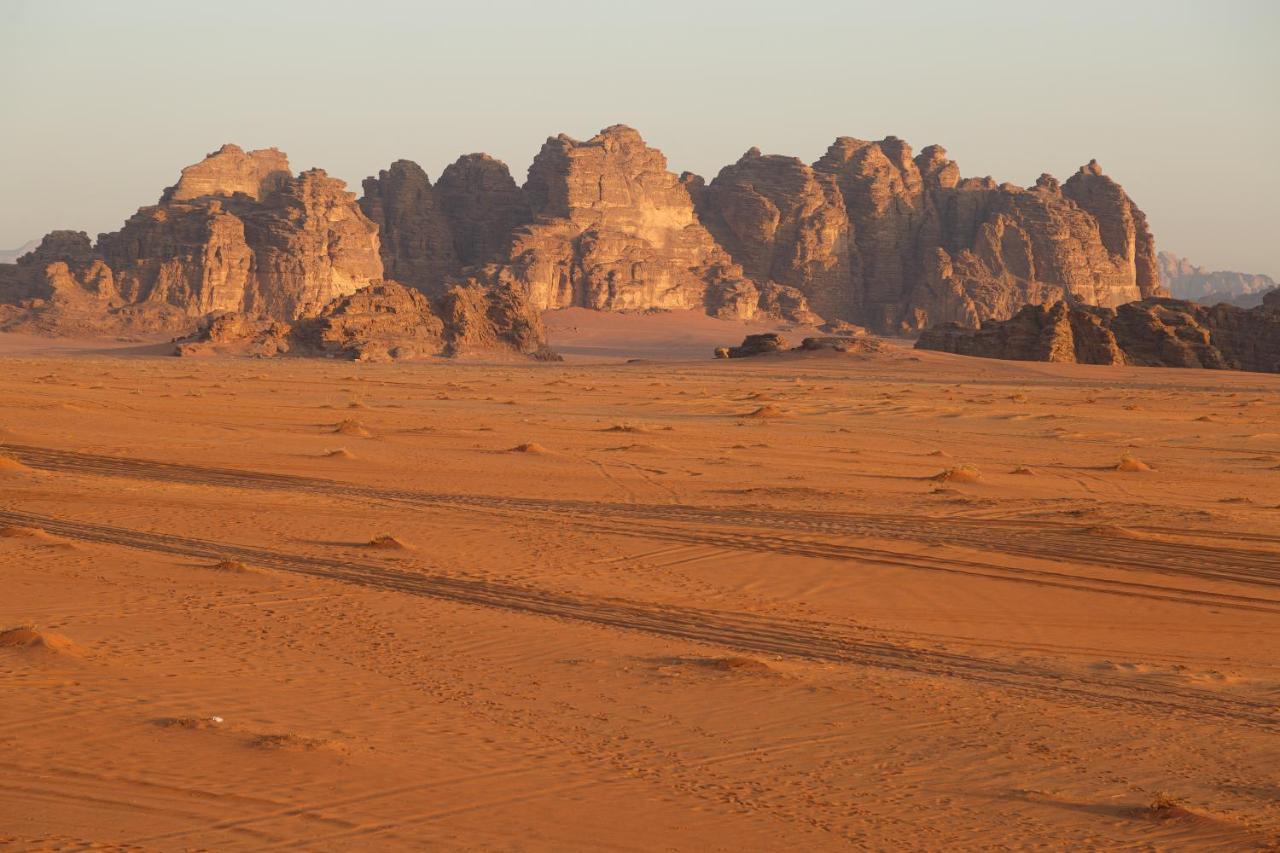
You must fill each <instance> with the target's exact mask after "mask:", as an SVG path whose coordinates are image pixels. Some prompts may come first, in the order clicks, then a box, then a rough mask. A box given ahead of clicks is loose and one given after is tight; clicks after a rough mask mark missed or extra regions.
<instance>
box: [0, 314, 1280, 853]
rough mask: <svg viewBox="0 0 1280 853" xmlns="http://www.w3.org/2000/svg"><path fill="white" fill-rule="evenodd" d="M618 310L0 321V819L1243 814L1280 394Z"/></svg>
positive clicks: (1255, 741) (799, 844) (737, 820)
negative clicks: (198, 352)
mask: <svg viewBox="0 0 1280 853" xmlns="http://www.w3.org/2000/svg"><path fill="white" fill-rule="evenodd" d="M575 322H576V321H575ZM611 322H613V321H611ZM618 322H623V323H632V324H634V325H637V326H640V325H643V326H645V329H646V331H644V334H643V336H647V337H645V339H644V340H642V341H641V345H640V346H638V347H637V348H635V349H633V350H626V349H625V348H623V347H619V346H618V344H617V342H616V340H614V342H613V343H612V344H610V346H611V347H612V350H611V352H610V353H609V354H608V355H607V357H602V359H601V361H600V362H599V363H588V361H587V359H588V357H589V355H588V353H589V352H590V351H591V350H590V348H591V347H605V346H606V343H607V340H606V338H607V336H605V335H603V333H602V332H599V331H597V330H591V329H585V328H580V330H579V334H580V335H582V336H583V341H582V347H583V349H582V351H580V352H570V355H571V356H572V358H571V359H570V360H569V361H567V362H564V363H530V364H527V365H526V364H512V363H503V364H485V363H480V362H467V363H458V364H433V363H421V364H412V365H376V364H369V365H365V364H360V365H352V364H349V363H336V362H303V361H299V360H289V359H285V360H280V361H278V362H270V363H263V362H258V361H249V360H237V359H226V358H213V359H209V360H202V361H200V362H198V363H194V364H193V363H191V362H185V361H182V362H180V361H177V360H172V359H163V358H153V357H150V356H147V355H141V356H139V355H134V354H128V353H121V354H116V355H113V354H112V353H111V352H107V351H104V350H105V347H104V346H102V345H95V347H92V348H89V347H86V348H84V349H82V350H81V351H79V352H76V351H74V348H71V347H68V346H63V347H61V348H60V349H58V350H57V351H49V350H48V349H45V350H43V351H39V352H36V351H34V350H31V349H27V350H23V349H22V348H21V347H20V346H19V343H20V342H14V341H12V340H10V341H5V340H3V339H2V336H0V351H5V352H7V353H8V354H9V355H8V357H7V358H6V359H5V363H4V367H5V369H4V370H3V371H0V398H2V399H4V400H5V406H3V407H0V436H2V437H3V439H4V442H5V443H4V446H3V451H2V453H3V458H4V459H8V460H10V462H11V463H12V465H13V466H15V467H13V468H11V469H10V471H12V472H13V473H12V475H9V474H5V473H3V472H0V534H2V535H0V566H3V568H4V571H5V585H4V589H5V594H4V595H0V627H5V626H9V627H15V626H16V630H17V631H18V633H11V632H6V633H4V634H0V691H2V693H0V695H3V696H4V701H3V702H0V742H3V744H4V749H3V750H0V765H3V769H4V771H5V776H4V779H5V781H4V783H3V785H0V839H3V841H2V842H0V847H3V846H4V845H5V844H8V845H9V846H11V847H13V848H14V849H17V850H25V849H56V848H58V847H65V848H68V849H85V848H89V847H91V846H92V845H99V846H103V847H107V848H111V847H117V848H126V849H127V848H128V847H130V846H133V847H137V848H141V849H155V850H170V849H177V850H182V849H216V850H250V849H253V850H257V849H273V848H294V849H308V850H366V849H367V850H389V849H424V848H429V849H520V850H595V849H618V850H650V849H679V850H747V849H750V850H779V849H782V850H786V849H794V850H805V851H811V850H826V849H841V850H843V849H875V850H898V849H910V850H943V849H946V850H967V849H992V848H996V849H1026V848H1029V847H1034V846H1037V845H1038V846H1040V847H1047V848H1049V849H1170V850H1172V849H1178V850H1182V849H1205V850H1223V849H1232V850H1234V849H1260V848H1261V849H1265V847H1266V845H1268V844H1274V843H1275V842H1276V840H1277V839H1278V838H1280V774H1277V770H1276V768H1277V767H1280V664H1278V663H1277V660H1278V659H1280V658H1278V657H1277V654H1276V651H1277V648H1280V492H1277V490H1276V482H1277V480H1276V477H1277V473H1276V470H1275V469H1276V468H1277V464H1278V461H1280V439H1277V437H1276V436H1277V433H1276V431H1275V429H1274V426H1273V424H1274V423H1276V422H1277V421H1280V380H1277V379H1275V378H1272V377H1266V376H1259V375H1249V374H1225V373H1221V372H1214V373H1209V372H1199V371H1173V370H1158V369H1124V368H1100V367H1092V366H1087V365H1048V364H1032V363H1016V362H988V361H973V360H965V359H961V358H956V357H951V356H945V355H941V354H937V353H922V354H920V355H918V356H911V358H914V360H909V359H908V357H907V353H906V351H904V350H901V349H897V348H896V345H892V346H891V349H890V351H889V352H887V353H885V354H884V355H883V356H877V357H869V358H857V359H852V358H848V359H841V358H820V359H819V358H814V359H800V358H796V359H793V358H777V359H767V360H763V361H755V360H751V359H735V360H732V361H714V360H711V358H710V349H709V348H706V347H704V341H701V340H696V341H694V342H690V341H689V340H688V339H687V338H686V340H685V344H683V345H684V346H687V347H688V348H689V351H690V352H691V353H692V352H694V351H695V344H696V353H697V354H698V355H699V357H700V358H701V359H703V360H698V361H691V360H685V361H665V362H663V361H659V360H658V359H659V358H660V357H661V356H662V354H663V353H662V352H661V347H659V346H658V345H657V344H655V343H654V342H655V341H661V340H669V339H671V338H672V336H674V337H677V338H678V337H680V336H682V335H687V334H688V330H687V329H683V328H682V327H681V328H677V330H676V332H671V331H670V330H667V331H665V332H664V331H663V330H662V328H661V324H658V323H655V322H653V318H638V319H637V318H622V319H621V320H619V321H618ZM681 322H682V323H683V322H684V321H681ZM698 322H699V324H701V321H698ZM710 322H712V323H715V324H718V323H720V322H721V321H710ZM703 325H705V324H703ZM738 325H739V327H735V331H737V332H741V331H742V330H741V328H740V324H738ZM714 328H715V329H716V330H719V329H722V328H723V327H722V326H719V325H716V326H714ZM706 333H707V330H706V329H705V328H704V329H703V330H702V331H701V332H699V334H706ZM560 334H561V336H562V340H563V339H564V335H565V334H566V333H565V332H564V331H563V330H561V332H560ZM664 335H666V336H667V337H665V338H664V337H663V336H664ZM715 335H716V336H720V332H719V331H716V332H715ZM643 336H642V337H643ZM718 342H719V343H733V342H735V341H734V340H733V339H732V338H729V339H727V340H724V339H721V338H720V337H718ZM668 354H669V353H668ZM628 357H630V358H635V357H643V358H646V359H648V360H647V361H645V362H643V363H627V360H626V359H627V358H628ZM575 359H576V360H575ZM154 389H163V390H162V391H159V392H156V391H155V390H154ZM139 391H141V393H136V392H139ZM682 392H683V393H682ZM1086 401H1092V402H1086ZM352 403H357V405H356V406H354V407H353V406H352V405H351V404H352ZM1245 403H1247V405H1243V404H1245ZM1237 404H1242V405H1237ZM763 408H772V409H774V410H776V411H778V412H782V413H784V415H785V416H783V417H749V416H748V415H749V414H750V413H753V412H755V411H757V410H759V409H763ZM321 409H324V410H325V413H321V412H320V411H319V410H321ZM348 410H349V411H348ZM357 413H358V414H359V420H355V419H354V418H353V417H352V418H348V415H355V414H357ZM1204 413H1213V414H1214V417H1212V418H1210V419H1209V420H1202V419H1199V418H1200V414H1204ZM344 424H345V425H347V426H346V428H344ZM335 432H336V433H337V434H339V435H344V436H351V437H352V438H355V439H367V440H360V441H358V442H357V443H358V447H357V446H355V445H351V444H350V443H349V442H350V441H351V440H352V438H344V439H343V442H346V443H348V447H354V448H355V450H356V451H357V452H356V453H351V452H349V451H348V450H347V449H346V448H340V447H337V448H336V447H335V444H337V443H338V439H336V438H335V437H334V436H335ZM521 448H523V449H521ZM1124 459H1130V460H1133V461H1134V462H1138V461H1140V462H1141V465H1142V466H1144V467H1145V468H1146V469H1150V470H1142V469H1138V470H1117V467H1118V465H1120V464H1121V462H1122V461H1123V460H1124ZM1028 472H1030V473H1028ZM71 546H74V547H71ZM32 624H35V625H39V626H46V625H47V626H51V627H50V628H48V629H46V628H44V627H38V628H32V627H30V625H32Z"/></svg>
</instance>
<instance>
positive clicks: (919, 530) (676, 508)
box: [5, 444, 1280, 614]
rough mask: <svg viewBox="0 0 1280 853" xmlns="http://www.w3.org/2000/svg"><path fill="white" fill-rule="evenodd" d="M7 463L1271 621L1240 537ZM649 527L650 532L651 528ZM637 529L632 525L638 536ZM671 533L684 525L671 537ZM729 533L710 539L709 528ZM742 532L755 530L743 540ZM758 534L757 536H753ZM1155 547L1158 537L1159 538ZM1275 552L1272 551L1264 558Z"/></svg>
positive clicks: (42, 455)
mask: <svg viewBox="0 0 1280 853" xmlns="http://www.w3.org/2000/svg"><path fill="white" fill-rule="evenodd" d="M5 450H6V453H8V454H9V455H11V456H13V457H14V458H16V459H18V460H19V461H21V462H22V463H23V464H25V465H27V466H28V467H31V468H36V469H41V470H46V471H55V472H68V473H76V474H84V475H95V476H103V477H124V478H130V479H138V480H147V481H153V482H171V483H181V484H184V485H201V486H208V487H214V488H231V489H257V490H267V491H287V492H295V493H298V492H301V493H309V494H317V495H323V496H325V497H327V498H335V499H362V500H382V501H388V502H395V503H408V504H411V505H415V506H424V507H425V506H435V507H447V508H457V509H473V510H484V511H498V512H511V513H518V514H521V515H528V514H530V513H540V514H545V515H550V516H555V517H557V518H558V519H560V520H567V521H571V522H572V523H574V524H575V525H577V526H580V527H584V528H588V529H594V530H599V531H603V532H609V533H613V534H616V535H622V536H643V537H645V538H651V539H665V540H668V541H676V542H684V543H692V544H706V545H713V546H716V547H725V548H736V549H739V550H748V551H765V552H774V553H788V554H795V555H799V556H807V557H818V558H826V559H834V560H845V561H848V560H855V561H862V562H875V563H879V564H882V565H893V566H897V567H900V568H907V569H917V570H926V571H941V572H947V573H952V574H967V575H975V576H982V577H986V578H990V579H995V580H1005V581H1011V582H1019V583H1037V584H1041V585H1048V586H1057V587H1061V588H1067V589H1078V590H1083V591H1088V592H1097V593H1104V594H1117V595H1125V596H1137V597H1143V598H1148V599H1152V600H1160V601H1172V602H1179V603H1185V604H1192V605H1201V606H1212V607H1230V608H1235V609H1245V610H1255V611H1260V612H1266V613H1275V614H1280V598H1272V597H1267V596H1266V595H1265V593H1268V592H1272V591H1280V537H1267V536H1264V535H1259V534H1254V535H1251V536H1248V537H1240V539H1241V541H1245V542H1249V543H1251V544H1253V545H1255V546H1256V547H1254V548H1242V547H1234V546H1219V545H1207V544H1203V543H1198V542H1187V541H1177V537H1178V536H1189V535H1196V534H1199V533H1203V534H1204V536H1205V537H1213V536H1219V537H1220V534H1212V533H1209V532H1206V531H1191V530H1186V531H1176V532H1175V531H1155V530H1153V531H1152V532H1151V535H1141V536H1140V538H1132V537H1130V536H1127V535H1125V534H1124V533H1123V532H1122V531H1117V532H1115V533H1111V532H1108V530H1107V529H1101V530H1099V529H1097V528H1096V527H1091V526H1082V525H1066V524H1055V523H1053V522H1045V521H1039V520H1012V519H1010V520H991V519H970V518H936V517H935V518H930V517H924V516H911V515H907V516H900V517H899V516H887V515H877V514H863V513H823V512H810V511H786V510H771V509H761V508H758V507H743V508H734V507H729V508H712V507H697V506H689V505H686V504H641V503H626V504H618V503H597V502H592V501H577V500H564V499H547V498H524V497H501V496H492V495H465V494H440V493H431V492H422V491H415V490H407V489H388V488H382V487H376V486H365V485H360V484H356V483H349V482H342V481H338V480H329V479H323V478H314V477H301V476H296V475H289V474H271V473H263V472H255V471H245V470H240V469H229V468H212V467H204V466H196V465H184V464H175V463H168V462H156V461H152V460H144V459H134V458H128V457H115V456H102V455H95V454H88V453H78V452H74V451H65V450H53V449H49V448H40V447H31V446H23V445H12V444H10V445H6V446H5ZM655 522H656V523H655ZM637 523H639V526H637ZM676 525H689V527H681V526H676ZM715 527H719V528H728V529H729V530H723V529H722V530H721V531H714V530H709V529H708V528H715ZM744 528H754V529H753V530H751V531H750V532H745V531H744V530H743V529H744ZM761 531H764V532H761ZM778 531H786V532H789V533H799V534H804V535H807V536H810V537H812V536H826V537H839V538H841V539H842V540H847V539H848V538H855V539H878V540H888V541H901V542H909V543H914V544H921V545H926V546H929V547H930V548H931V549H940V548H946V547H947V546H961V547H967V548H971V549H977V550H979V551H994V552H999V553H1003V554H1009V555H1013V556H1018V557H1027V558H1031V559H1035V560H1041V561H1046V562H1052V561H1064V562H1069V563H1074V564H1084V565H1093V566H1098V567H1103V568H1109V569H1119V570H1122V571H1133V572H1148V573H1152V574H1155V575H1159V576H1162V577H1170V578H1186V579H1195V580H1200V581H1205V580H1208V581H1226V582H1231V583H1237V584H1243V585H1246V586H1248V587H1251V588H1253V589H1256V590H1257V592H1258V593H1262V594H1250V595H1245V594H1235V593H1222V592H1213V591H1207V590H1198V589H1188V588H1182V587H1176V586H1170V585H1166V584H1163V583H1161V584H1155V583H1147V582H1136V581H1124V580H1118V579H1115V578H1102V577H1093V576H1088V575H1083V574H1081V573H1079V572H1075V573H1071V572H1060V571H1053V570H1051V569H1041V568H1033V567H1027V566H1007V565H1001V564H999V563H995V562H979V561H976V560H973V559H971V558H968V557H960V556H952V555H943V556H936V555H920V554H909V553H902V552H898V551H892V550H888V549H885V548H876V547H872V546H869V545H864V544H852V543H850V542H848V541H841V542H823V541H817V540H814V539H812V538H808V539H799V538H794V537H793V536H784V535H782V534H781V533H779V532H778ZM1161 536H1162V537H1164V538H1157V537H1161ZM1273 547H1274V550H1272V548H1273Z"/></svg>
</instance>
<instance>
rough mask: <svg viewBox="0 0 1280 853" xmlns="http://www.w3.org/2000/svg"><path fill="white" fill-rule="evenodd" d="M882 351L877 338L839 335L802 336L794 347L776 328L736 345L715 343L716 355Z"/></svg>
mask: <svg viewBox="0 0 1280 853" xmlns="http://www.w3.org/2000/svg"><path fill="white" fill-rule="evenodd" d="M883 351H884V343H883V342H882V341H880V340H878V339H876V338H853V337H845V336H839V335H830V336H825V337H814V338H805V339H804V340H802V341H801V342H800V346H798V347H793V346H790V345H789V344H788V343H787V339H786V338H784V337H783V336H782V335H779V334H778V333H776V332H766V333H764V334H758V335H747V336H746V337H745V338H743V340H742V343H741V344H740V345H738V346H736V347H717V348H716V351H715V356H716V358H752V357H754V356H757V355H770V354H774V353H809V354H813V353H845V354H847V353H859V354H864V355H865V354H871V353H879V352H883Z"/></svg>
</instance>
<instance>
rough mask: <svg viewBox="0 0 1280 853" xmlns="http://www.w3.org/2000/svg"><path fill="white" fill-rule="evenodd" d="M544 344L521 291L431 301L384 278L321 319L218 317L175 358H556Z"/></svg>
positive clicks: (457, 292) (458, 291)
mask: <svg viewBox="0 0 1280 853" xmlns="http://www.w3.org/2000/svg"><path fill="white" fill-rule="evenodd" d="M544 340H545V333H544V331H543V327H542V319H541V317H540V316H539V314H538V312H536V311H534V310H533V309H532V308H531V307H530V306H529V303H528V301H527V300H526V299H524V298H523V297H522V295H521V294H519V293H516V292H513V291H510V290H508V289H504V288H483V287H479V286H459V287H454V288H451V289H449V290H448V291H447V292H446V293H444V294H443V295H442V296H441V297H439V298H438V299H436V300H434V301H433V300H430V299H428V298H427V297H426V296H424V295H423V294H422V293H420V292H419V291H417V290H413V289H411V288H408V287H405V286H404V285H401V284H398V283H396V282H392V281H382V282H375V283H374V284H372V285H370V286H369V287H366V288H363V289H361V290H358V291H356V292H355V293H353V294H351V295H349V296H343V297H339V298H338V299H335V300H334V301H332V302H330V303H329V304H328V305H326V306H325V307H324V309H323V310H322V311H321V312H320V314H319V315H318V316H316V317H309V318H304V319H301V320H296V321H294V322H292V323H285V322H282V321H279V320H261V319H254V318H251V317H247V316H245V315H243V314H237V313H228V314H222V315H218V316H216V317H212V318H210V319H208V320H206V321H205V322H204V323H202V324H201V326H200V328H199V329H198V330H197V331H196V332H195V333H194V334H192V335H190V336H187V337H185V338H180V339H178V340H176V341H175V348H174V354H175V355H178V356H198V355H210V354H228V355H247V356H256V357H259V358H272V357H276V356H283V355H292V356H302V357H313V358H315V357H319V358H335V359H345V360H351V361H375V362H376V361H404V360H414V359H423V358H434V357H439V356H448V357H452V356H462V355H474V354H486V355H502V354H509V355H523V356H530V357H534V358H539V359H549V358H554V354H552V353H550V351H549V350H548V349H547V348H546V345H545V343H544Z"/></svg>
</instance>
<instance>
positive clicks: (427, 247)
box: [360, 160, 458, 293]
mask: <svg viewBox="0 0 1280 853" xmlns="http://www.w3.org/2000/svg"><path fill="white" fill-rule="evenodd" d="M360 209H361V210H363V211H364V213H365V215H366V216H368V217H369V219H371V220H372V221H373V222H374V223H376V224H377V226H378V237H379V247H380V251H381V255H382V266H383V269H384V271H385V273H386V275H387V277H388V278H391V279H395V280H396V281H399V282H403V283H404V284H408V285H410V286H412V287H416V288H418V289H419V290H422V291H423V292H426V293H436V292H440V291H441V290H442V289H443V288H444V286H445V283H446V281H447V280H448V279H449V278H450V277H451V276H453V275H455V274H456V273H457V271H458V258H457V255H455V254H454V248H453V232H452V231H451V229H450V228H449V223H448V221H447V220H446V219H445V216H444V213H443V212H442V211H441V210H440V203H439V201H438V200H437V198H436V192H435V190H434V189H433V188H432V186H431V181H430V180H429V179H428V178H427V173H426V172H424V171H422V167H421V166H419V165H418V164H417V163H413V162H410V161H409V160H397V161H396V162H394V163H392V164H391V168H389V169H384V170H383V171H381V172H379V173H378V177H376V178H365V180H364V196H363V197H361V199H360Z"/></svg>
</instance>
